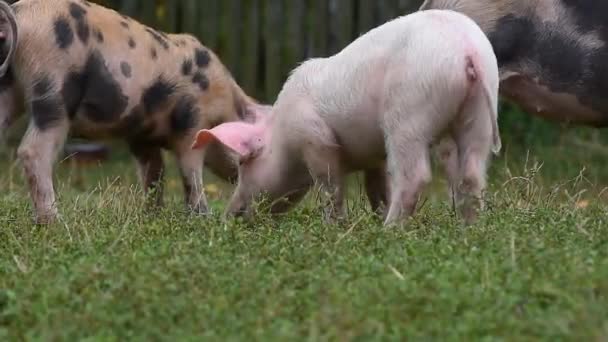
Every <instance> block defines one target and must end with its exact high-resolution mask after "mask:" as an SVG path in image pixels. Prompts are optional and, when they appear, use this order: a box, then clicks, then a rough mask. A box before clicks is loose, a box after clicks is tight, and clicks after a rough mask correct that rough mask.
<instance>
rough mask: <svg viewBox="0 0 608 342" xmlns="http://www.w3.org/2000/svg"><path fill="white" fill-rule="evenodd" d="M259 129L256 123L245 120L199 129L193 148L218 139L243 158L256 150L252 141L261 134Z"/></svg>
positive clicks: (202, 146)
mask: <svg viewBox="0 0 608 342" xmlns="http://www.w3.org/2000/svg"><path fill="white" fill-rule="evenodd" d="M258 131H259V130H256V127H255V126H254V125H252V124H248V123H245V122H228V123H224V124H221V125H219V126H216V127H215V128H212V129H203V130H201V131H199V132H198V133H197V135H196V138H195V139H194V143H193V144H192V148H193V149H198V148H204V147H206V146H207V145H209V144H210V143H211V142H213V141H214V140H217V141H219V142H220V143H222V144H223V145H224V146H226V147H228V148H229V149H231V150H232V151H234V152H236V153H237V154H238V155H239V156H240V157H241V158H243V157H246V156H249V155H251V154H252V153H253V152H254V144H252V143H251V142H252V140H253V139H254V138H255V137H256V136H257V135H259V133H258Z"/></svg>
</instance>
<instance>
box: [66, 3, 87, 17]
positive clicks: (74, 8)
mask: <svg viewBox="0 0 608 342" xmlns="http://www.w3.org/2000/svg"><path fill="white" fill-rule="evenodd" d="M69 7H70V15H71V16H72V18H74V19H76V20H84V17H85V15H86V14H87V10H86V9H84V7H82V6H80V5H79V4H77V3H75V2H72V3H70V6H69Z"/></svg>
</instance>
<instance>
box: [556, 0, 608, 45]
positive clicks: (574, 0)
mask: <svg viewBox="0 0 608 342" xmlns="http://www.w3.org/2000/svg"><path fill="white" fill-rule="evenodd" d="M562 3H563V4H564V6H565V7H566V9H567V10H568V12H569V14H571V15H572V16H573V17H574V19H575V21H576V23H577V28H578V29H579V30H581V32H582V33H589V32H592V31H598V32H599V33H600V34H601V36H602V38H603V40H608V18H607V17H606V13H608V2H606V1H596V0H562Z"/></svg>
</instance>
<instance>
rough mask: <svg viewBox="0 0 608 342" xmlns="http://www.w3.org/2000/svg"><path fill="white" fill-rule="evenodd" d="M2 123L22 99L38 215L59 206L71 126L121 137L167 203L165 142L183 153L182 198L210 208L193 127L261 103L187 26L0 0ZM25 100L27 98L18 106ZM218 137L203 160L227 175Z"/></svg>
mask: <svg viewBox="0 0 608 342" xmlns="http://www.w3.org/2000/svg"><path fill="white" fill-rule="evenodd" d="M0 11H1V12H2V15H1V17H0V32H1V35H0V38H2V39H3V49H4V55H5V56H6V59H5V60H4V63H3V64H2V66H0V74H1V75H3V78H2V81H1V82H0V100H1V101H2V108H0V124H1V125H4V126H7V123H8V122H10V120H11V119H12V117H13V116H14V114H15V113H18V112H20V111H21V110H22V109H25V112H27V113H28V114H29V115H30V116H31V120H30V124H29V127H28V130H27V133H26V134H25V137H24V138H23V141H22V143H21V145H20V147H19V149H18V156H19V158H20V160H21V162H22V164H23V167H24V170H25V175H26V177H27V181H28V183H29V186H30V192H31V197H32V200H33V203H34V207H35V210H36V219H37V222H39V223H47V222H51V221H53V220H54V219H55V218H56V216H57V208H56V203H55V202H56V200H55V192H54V189H53V181H52V167H53V163H54V161H55V159H56V156H57V154H58V152H59V151H60V150H61V148H62V146H63V144H64V141H65V139H66V137H67V135H68V133H69V132H70V131H71V132H72V133H73V134H74V135H75V136H80V137H86V138H89V139H106V138H121V139H124V140H125V141H126V142H127V143H128V146H129V147H130V150H131V152H132V153H133V155H134V156H135V158H136V160H137V163H138V166H139V170H140V175H141V178H142V181H143V184H144V188H145V189H146V190H147V191H148V192H150V191H151V190H154V194H153V197H152V200H153V202H154V204H157V205H161V204H162V177H163V173H164V165H163V159H162V155H161V149H168V150H170V151H172V152H173V154H174V155H175V157H176V158H177V161H178V164H179V168H180V171H181V176H182V178H183V184H184V188H185V196H186V201H187V204H188V205H189V207H190V208H191V209H192V210H193V211H195V212H197V213H205V212H206V211H207V202H206V199H205V195H204V192H203V184H202V167H203V154H202V153H201V151H193V150H192V149H190V145H191V142H192V140H193V139H194V136H195V134H196V132H197V131H199V130H201V129H206V128H212V127H214V126H216V125H218V124H221V123H224V122H228V121H237V120H244V121H252V120H254V119H255V117H256V116H257V115H258V114H261V113H262V112H263V111H264V109H265V107H264V106H262V105H259V104H257V103H256V102H255V101H254V100H253V99H251V98H250V97H248V96H247V95H246V94H245V93H244V92H243V91H242V90H241V88H240V87H239V86H238V85H237V84H236V83H235V81H234V80H233V78H232V77H231V75H230V73H229V72H228V71H227V70H226V68H225V67H224V66H223V65H222V63H221V62H220V61H219V59H218V58H217V56H215V55H214V54H213V52H212V51H210V50H209V49H207V48H205V47H204V46H203V45H202V44H201V43H200V42H199V41H198V40H197V39H196V38H194V37H193V36H190V35H186V34H165V33H162V32H159V31H156V30H154V29H152V28H149V27H146V26H144V25H142V24H140V23H139V22H137V21H135V20H132V19H130V18H128V17H126V16H123V15H120V14H119V13H117V12H115V11H113V10H110V9H107V8H105V7H102V6H99V5H96V4H93V3H90V2H87V1H83V0H54V1H48V0H26V1H20V2H18V3H16V4H14V5H12V6H10V5H8V4H6V3H5V2H3V1H0ZM22 105H24V106H25V108H20V107H21V106H22ZM224 152H225V151H224V149H223V147H222V146H221V145H219V144H218V145H216V146H215V147H214V148H212V149H210V150H208V151H207V154H206V158H205V159H206V160H205V162H206V165H207V166H209V167H210V168H211V169H212V170H213V171H215V173H217V174H218V175H220V176H222V177H223V178H230V177H234V176H236V167H233V166H232V163H231V159H230V158H229V157H228V155H227V154H226V153H224Z"/></svg>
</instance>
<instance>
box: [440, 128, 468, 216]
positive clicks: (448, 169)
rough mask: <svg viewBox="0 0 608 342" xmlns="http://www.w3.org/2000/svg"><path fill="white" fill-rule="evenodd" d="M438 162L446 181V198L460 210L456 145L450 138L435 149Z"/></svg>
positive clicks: (458, 165)
mask: <svg viewBox="0 0 608 342" xmlns="http://www.w3.org/2000/svg"><path fill="white" fill-rule="evenodd" d="M436 152H437V155H438V159H439V162H440V164H441V166H442V169H443V171H444V173H445V176H446V178H447V180H448V189H447V190H448V197H449V198H450V201H451V203H452V205H453V206H454V207H455V208H460V206H461V204H462V203H461V199H462V196H461V195H460V190H459V187H460V183H461V178H460V177H461V170H460V164H459V162H460V161H459V157H458V145H456V142H455V141H454V139H453V138H452V137H451V136H446V137H444V138H443V139H441V141H440V142H439V145H438V146H437V148H436Z"/></svg>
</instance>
